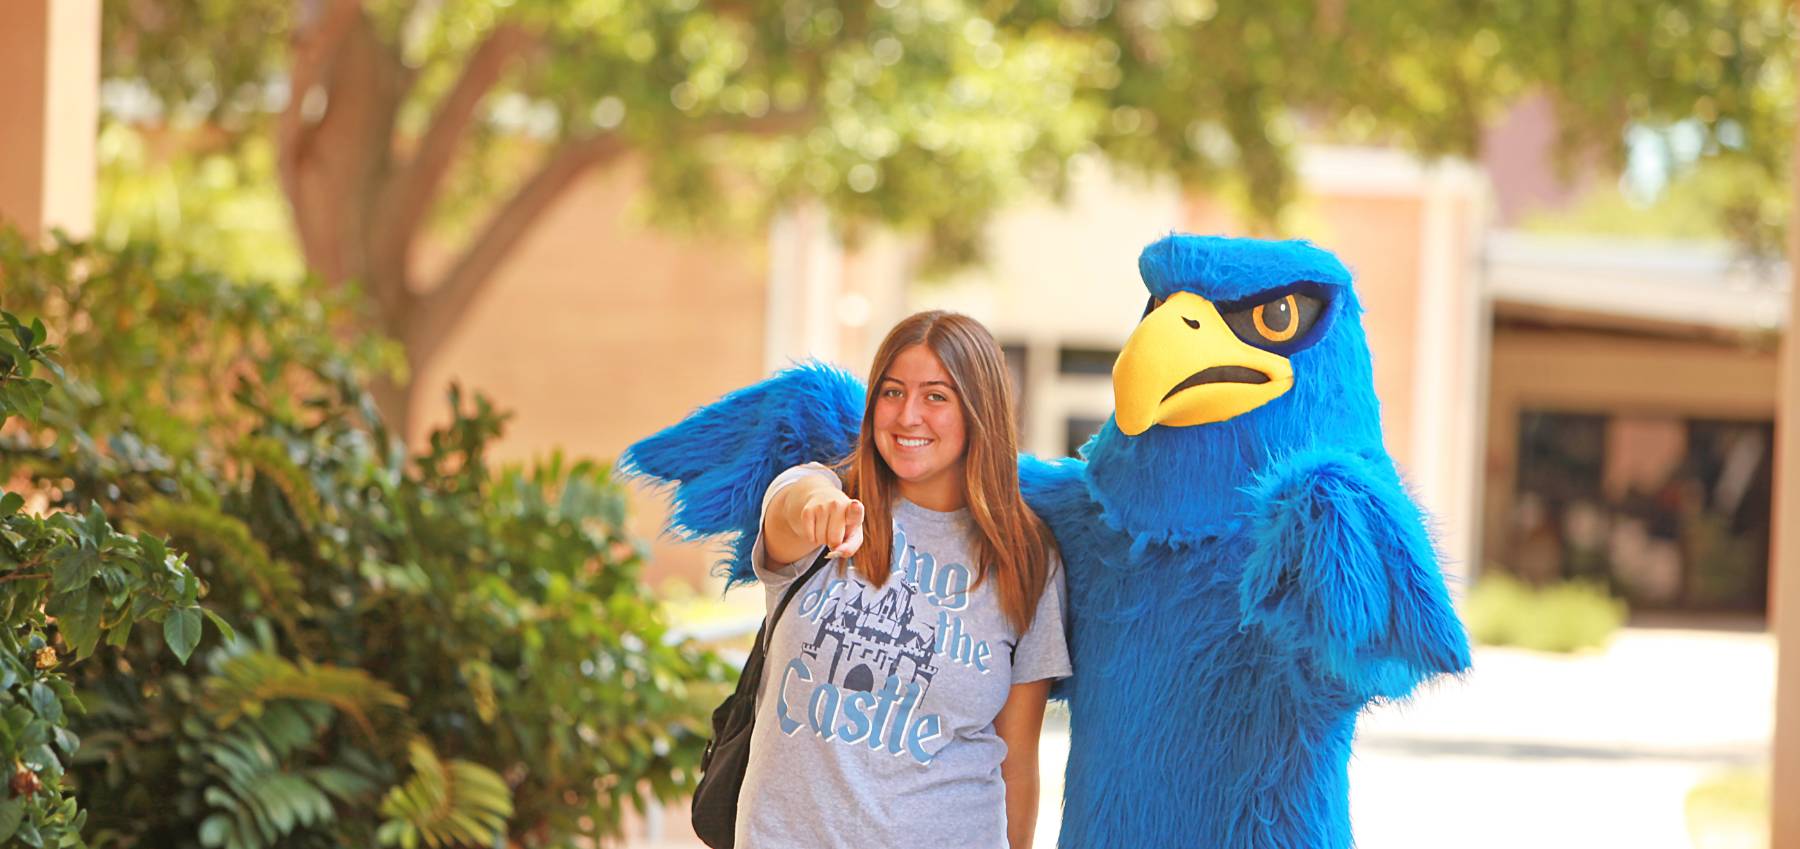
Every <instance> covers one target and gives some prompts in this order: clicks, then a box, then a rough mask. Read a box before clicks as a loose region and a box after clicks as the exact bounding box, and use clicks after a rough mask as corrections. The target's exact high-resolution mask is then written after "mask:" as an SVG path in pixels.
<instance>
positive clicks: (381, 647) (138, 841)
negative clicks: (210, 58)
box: [0, 233, 730, 849]
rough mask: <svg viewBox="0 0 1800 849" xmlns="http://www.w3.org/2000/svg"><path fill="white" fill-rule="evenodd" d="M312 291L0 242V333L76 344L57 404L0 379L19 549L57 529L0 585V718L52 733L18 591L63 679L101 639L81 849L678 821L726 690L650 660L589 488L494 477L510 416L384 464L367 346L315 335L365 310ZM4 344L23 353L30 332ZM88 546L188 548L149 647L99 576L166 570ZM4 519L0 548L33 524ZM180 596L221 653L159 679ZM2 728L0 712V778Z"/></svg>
mask: <svg viewBox="0 0 1800 849" xmlns="http://www.w3.org/2000/svg"><path fill="white" fill-rule="evenodd" d="M172 267H173V268H174V269H175V270H170V269H171V268H172ZM315 288H316V287H315ZM315 288H308V287H307V286H304V285H303V286H300V287H291V286H290V287H274V286H268V285H262V284H257V283H246V282H243V281H239V280H235V279H230V278H226V277H222V276H220V275H216V274H211V273H207V272H203V271H198V270H194V269H191V268H181V267H180V263H178V262H171V261H169V260H167V259H166V258H164V257H162V256H161V255H160V254H159V253H158V252H157V251H155V250H152V249H150V248H145V247H132V248H130V249H128V250H125V251H117V252H115V251H109V250H103V249H100V248H98V247H96V246H95V245H93V244H87V243H62V244H59V245H58V246H56V247H55V248H54V249H52V250H49V251H38V250H35V249H33V248H32V247H30V246H29V245H27V244H26V243H25V242H24V240H22V239H21V238H19V237H18V236H17V235H15V234H8V233H0V292H4V293H5V297H6V299H7V304H8V306H9V308H18V309H22V310H24V309H28V310H29V311H30V312H32V313H34V314H43V315H50V316H56V317H58V323H61V324H66V325H67V326H75V327H83V328H86V331H84V332H83V333H82V334H79V335H73V336H69V337H65V338H63V339H60V340H58V341H59V342H60V343H61V351H62V356H63V357H64V358H65V361H66V362H67V364H68V368H67V380H66V381H61V382H60V383H59V385H55V386H48V387H46V386H43V385H41V384H38V383H34V382H31V381H35V380H37V378H35V377H30V376H29V375H27V376H26V377H23V378H20V379H21V380H22V381H25V382H23V383H19V384H16V385H15V384H14V383H12V382H0V398H4V399H14V400H17V401H18V403H20V404H21V405H23V406H27V407H29V408H30V409H31V410H33V411H36V410H39V409H41V419H42V421H43V422H44V423H45V427H43V428H37V429H23V430H16V431H8V432H7V433H4V434H0V480H7V481H14V482H17V485H18V486H19V488H20V489H22V490H24V491H26V492H32V493H37V494H38V496H39V497H40V498H41V499H43V500H44V503H45V507H46V509H47V510H48V511H49V518H48V519H46V520H44V523H47V524H48V525H49V528H50V530H51V531H55V530H56V529H58V528H65V527H66V528H68V529H69V533H70V534H71V536H69V539H68V544H67V545H65V546H64V549H62V554H60V555H57V557H55V558H52V559H48V560H46V558H48V557H51V554H52V553H54V552H51V553H45V552H41V551H39V550H38V549H35V548H34V549H31V550H29V551H26V552H25V553H24V554H23V555H21V556H20V558H19V564H20V565H18V566H17V567H16V568H14V569H13V572H15V573H17V574H18V575H20V577H18V578H17V579H15V578H13V577H12V573H8V574H5V575H0V600H5V601H7V602H8V603H9V604H11V605H12V606H11V607H9V608H5V609H7V610H11V611H12V613H11V614H9V615H11V616H12V617H14V618H15V620H17V622H19V623H24V624H22V625H20V626H19V627H20V630H19V632H18V633H17V634H16V638H17V639H18V640H19V641H20V647H19V654H18V656H17V657H14V656H13V655H12V654H9V653H7V652H5V651H0V680H5V676H6V675H7V673H6V671H5V670H6V669H7V668H9V667H8V664H9V663H24V664H27V666H23V667H20V668H19V671H20V676H21V677H19V678H18V680H17V682H16V686H13V687H12V689H10V690H8V691H7V692H8V693H12V694H15V695H13V696H12V697H13V698H15V700H16V701H17V702H18V703H19V704H21V705H25V706H27V707H26V708H21V710H26V709H27V708H29V709H30V710H36V711H42V710H50V709H52V708H47V707H41V706H38V703H37V702H32V701H28V699H31V698H36V699H38V700H40V701H41V700H43V699H44V698H46V697H45V696H43V695H42V694H41V693H38V691H37V690H36V689H34V686H35V685H34V683H33V682H34V681H37V680H39V678H41V677H42V676H44V675H52V676H60V675H61V674H62V673H60V672H56V671H54V670H53V671H52V672H49V673H46V672H43V671H42V669H41V668H37V669H36V671H35V672H32V670H33V667H30V666H29V664H32V663H41V662H43V661H42V660H39V656H38V655H35V654H32V653H31V652H32V651H35V650H38V649H40V648H41V647H42V646H43V645H44V644H45V643H44V641H43V640H39V641H38V642H36V643H32V642H29V641H28V640H29V639H30V637H31V634H33V633H38V632H42V631H43V630H44V628H45V610H43V609H39V608H35V607H33V606H31V605H29V604H26V603H13V601H14V600H15V599H17V598H34V597H36V596H20V595H18V594H19V593H21V592H24V591H25V590H23V589H20V588H31V592H33V593H37V594H39V595H42V594H44V593H46V592H47V590H46V589H45V584H46V582H50V583H53V584H54V586H53V587H52V589H55V590H56V591H57V592H58V594H56V595H52V596H50V597H49V598H50V602H49V607H48V608H47V612H48V614H49V616H51V617H54V618H55V619H56V620H57V621H56V630H60V632H61V634H62V637H61V639H63V640H64V641H65V642H66V643H68V644H69V645H71V646H74V647H77V649H76V650H75V651H72V652H71V653H79V654H85V653H86V652H87V651H89V650H91V649H92V647H93V645H94V643H95V642H97V641H102V640H104V641H106V642H109V643H111V644H112V649H111V650H101V651H99V652H96V653H95V655H94V657H92V658H90V659H88V660H86V661H84V662H82V663H79V664H72V665H70V667H68V670H67V676H68V679H69V683H72V684H73V685H74V690H72V691H71V692H78V693H79V694H80V697H81V700H82V701H83V702H84V703H85V704H86V705H87V707H88V711H89V712H88V713H87V714H86V715H85V716H82V717H79V718H77V719H75V720H72V721H71V728H72V729H73V730H74V733H76V734H79V735H80V737H81V738H82V739H83V741H84V743H83V745H82V747H81V749H80V751H79V753H78V756H77V757H76V758H75V759H74V761H73V762H72V763H70V764H69V765H68V769H69V774H70V775H71V776H73V777H74V779H75V784H76V786H77V787H78V788H79V798H80V802H81V805H82V806H83V807H84V808H85V809H86V810H88V811H89V812H90V814H89V815H88V816H87V817H86V821H85V829H86V834H87V835H88V837H89V838H90V839H91V840H93V841H94V842H95V843H104V844H106V845H120V846H145V847H149V846H155V847H165V846H167V847H228V849H239V847H244V849H248V847H262V846H276V845H280V846H286V847H294V846H321V847H324V846H375V845H398V846H403V847H413V846H417V845H427V846H446V845H483V846H486V845H496V844H500V843H504V844H506V845H514V846H522V847H545V846H573V845H577V844H578V843H581V842H582V841H591V839H592V838H593V837H596V836H601V835H608V834H616V833H617V831H618V829H619V827H620V822H621V817H622V816H623V814H624V812H625V810H626V809H627V808H628V807H629V806H630V805H632V804H637V805H639V806H643V805H644V804H646V802H645V800H646V798H647V797H648V796H650V795H653V796H655V797H657V798H661V799H672V798H674V797H676V796H678V795H679V794H680V793H682V792H683V791H684V790H685V789H686V788H687V787H690V786H691V783H692V780H693V778H694V772H695V769H696V765H697V763H698V760H699V756H700V752H701V749H702V747H703V746H704V743H705V718H706V716H707V713H708V712H709V711H710V709H711V707H712V706H713V705H715V704H716V703H717V701H718V699H719V698H721V697H722V696H723V694H724V689H725V684H724V682H725V680H726V678H727V677H728V675H729V674H730V670H729V668H728V667H727V666H726V664H724V663H723V662H722V661H720V660H719V659H718V658H717V657H715V656H713V655H712V654H710V653H708V652H704V651H701V650H698V649H696V648H695V647H693V646H691V645H688V644H686V643H682V642H678V641H676V640H674V639H672V638H671V635H670V633H669V629H668V626H667V624H666V622H665V620H664V619H663V616H662V613H661V611H660V609H659V606H658V604H657V601H656V599H655V598H654V596H653V595H652V594H651V593H650V590H649V589H648V587H647V586H646V585H645V583H644V582H643V581H642V580H641V576H640V570H641V567H642V551H641V550H640V548H639V547H638V546H637V545H636V544H634V543H633V542H632V541H631V540H629V539H628V538H627V537H626V536H625V533H624V530H623V526H624V521H625V495H624V493H623V491H622V490H621V489H620V488H619V486H618V485H617V484H616V483H615V482H614V481H613V480H612V477H611V474H610V470H609V469H608V468H607V467H605V466H603V465H600V464H596V463H590V462H571V461H565V460H563V459H561V458H560V457H550V458H547V459H546V460H545V461H543V462H540V463H537V464H535V465H533V466H532V467H529V468H524V467H498V466H495V465H493V464H490V463H489V462H488V460H487V452H488V448H489V446H490V445H491V444H492V442H493V441H494V439H496V438H497V437H498V436H499V434H500V432H501V429H502V427H503V425H504V420H505V416H504V415H502V414H501V413H499V412H498V411H495V410H494V409H492V408H491V407H490V406H489V405H488V404H487V402H486V401H485V400H483V399H480V398H473V399H466V398H463V397H461V396H460V394H459V393H455V392H453V393H452V395H451V405H452V408H453V410H454V411H455V416H454V418H453V420H452V421H451V422H450V424H449V425H448V426H447V427H445V428H444V429H442V430H439V431H437V432H435V433H433V434H431V435H430V437H429V439H428V440H427V443H426V445H425V446H423V447H421V448H420V449H419V450H418V451H416V452H409V451H407V450H406V449H405V447H404V446H401V445H400V444H399V443H398V442H397V441H396V440H394V439H393V438H392V437H391V435H390V433H389V431H388V430H387V429H386V428H385V426H384V425H383V424H382V421H381V419H380V416H379V414H378V413H377V412H376V410H375V408H374V405H373V403H372V402H371V400H370V398H369V397H368V395H367V393H366V391H365V390H364V389H362V388H361V387H362V386H363V384H364V382H365V376H366V374H367V372H368V371H369V370H370V369H371V368H373V367H375V366H376V365H378V364H379V363H380V362H381V361H382V359H383V358H384V357H386V356H387V355H388V353H389V352H388V346H387V345H386V344H383V343H370V344H367V345H358V344H346V342H345V341H344V340H343V339H342V338H341V337H340V336H339V335H337V334H336V333H334V331H333V328H335V327H339V326H343V325H345V324H348V323H354V322H355V320H356V316H355V312H354V311H355V310H356V309H358V308H360V307H362V306H363V305H364V304H363V302H362V301H361V299H360V298H359V297H358V296H357V295H356V293H355V292H354V291H338V292H331V291H315ZM23 332H24V333H25V334H26V336H25V337H21V338H25V339H28V340H29V342H30V344H36V342H37V340H41V338H42V336H43V333H44V330H42V329H40V328H25V329H24V330H23ZM22 344H23V343H22ZM21 350H27V349H25V348H22V349H21ZM29 350H32V351H35V350H36V349H35V348H32V349H29ZM8 351H9V349H8V348H7V347H6V346H5V345H4V344H0V355H3V354H6V353H7V352H8ZM14 362H19V360H17V359H16V358H15V360H14ZM8 374H9V373H8V372H5V371H0V377H5V376H6V375H8ZM15 386H18V387H25V388H24V389H16V388H15ZM7 403H12V401H10V400H9V401H8V402H7ZM0 498H4V500H0V507H6V508H12V507H16V504H15V499H12V498H8V497H0ZM107 520H110V521H112V522H115V523H117V524H118V525H120V526H122V527H126V528H130V529H133V530H136V531H138V536H137V537H136V539H137V540H161V539H167V540H170V541H171V544H172V545H174V546H176V547H178V548H179V549H180V550H182V551H184V552H186V560H185V564H186V565H182V564H180V563H177V562H174V561H170V562H169V563H168V566H167V567H166V568H165V569H164V571H162V572H157V571H151V572H148V573H147V575H146V576H145V580H147V581H151V582H152V583H151V585H150V586H151V589H154V590H156V592H153V593H149V595H148V597H146V598H143V599H141V600H140V601H139V602H138V605H139V607H141V608H142V609H141V611H139V612H137V613H136V614H135V615H136V618H137V619H140V620H148V621H158V620H159V619H160V620H162V621H164V627H163V628H162V629H161V630H160V631H159V632H158V633H150V630H151V629H143V628H140V629H138V630H137V632H136V636H135V637H133V635H132V634H130V633H124V632H125V631H126V629H128V628H129V623H130V622H131V621H132V616H133V615H134V614H132V613H131V612H130V611H134V610H137V608H124V609H123V610H124V611H126V612H121V610H122V609H121V608H119V607H118V605H119V604H121V602H120V601H119V600H118V598H117V597H115V596H114V595H112V594H111V593H113V592H114V591H115V590H116V591H120V592H123V591H124V590H125V589H128V588H131V587H133V586H135V585H131V584H122V583H120V581H121V580H123V579H121V578H119V577H118V575H119V574H121V570H124V569H127V568H132V569H140V568H141V569H148V568H149V567H148V566H147V565H142V564H162V563H163V562H164V560H163V559H158V555H156V552H160V551H162V550H163V549H162V547H161V544H160V543H154V542H145V543H141V547H133V546H134V545H140V544H131V543H129V541H126V540H114V541H111V542H106V541H101V542H98V543H95V544H94V545H93V546H92V547H93V548H95V549H97V551H98V554H97V555H92V556H90V555H89V554H84V553H83V552H87V551H88V545H89V543H88V542H87V540H88V539H89V538H90V537H92V538H94V539H96V540H97V539H100V538H99V537H98V536H96V534H97V533H98V531H96V530H95V529H96V528H103V527H105V522H106V521H107ZM26 521H27V520H24V519H19V520H17V521H15V520H14V519H7V520H5V521H4V522H0V527H4V528H5V529H7V530H9V531H11V530H18V529H21V528H25V529H28V530H30V529H35V528H37V527H38V526H37V525H29V524H22V523H25V522H26ZM32 521H36V520H32ZM30 532H31V533H37V531H35V530H31V531H30ZM30 538H34V539H35V537H30ZM9 539H10V537H9ZM107 539H111V538H110V537H109V538H107ZM53 542H54V540H53ZM152 546H154V548H152ZM6 551H7V549H6V548H5V547H4V545H0V555H4V554H6ZM142 551H149V552H150V553H149V554H140V552H142ZM96 556H97V557H98V558H99V562H98V564H95V563H92V562H90V561H92V560H93V558H94V557H96ZM114 559H123V560H124V561H125V562H124V563H122V564H119V565H115V564H114V563H113V562H112V560H114ZM70 564H72V565H70ZM134 564H138V565H134ZM178 567H179V568H178ZM7 568H8V561H7V560H6V559H5V557H0V570H5V569H7ZM92 569H98V570H99V571H98V574H97V576H94V577H93V578H92V580H91V581H90V582H89V584H84V585H80V586H81V591H80V592H75V591H64V589H63V588H64V587H66V586H74V583H72V582H75V581H77V579H80V578H82V577H83V576H84V575H88V574H90V571H91V570H92ZM70 570H74V571H70ZM190 570H191V571H190ZM65 572H66V573H68V574H67V575H65ZM165 572H166V573H167V575H168V577H167V578H160V577H159V576H160V575H163V574H164V573H165ZM40 573H47V576H44V575H40ZM201 586H204V587H205V588H206V598H207V604H208V606H209V608H210V609H213V610H216V611H217V612H218V613H219V614H220V615H222V616H224V617H226V618H227V619H228V620H230V621H231V622H233V623H235V624H237V625H238V626H239V628H240V631H241V633H240V635H239V637H238V638H237V639H233V640H227V641H224V642H222V643H221V644H220V645H219V646H218V647H217V648H213V649H211V650H204V651H200V652H198V653H197V654H196V655H195V657H194V662H193V663H192V664H191V665H176V664H172V663H167V662H164V661H163V660H162V659H161V649H160V644H161V642H160V641H163V640H167V641H168V642H169V644H170V645H173V646H174V647H175V648H176V649H177V651H178V652H179V653H180V656H181V657H184V658H185V657H186V654H187V652H189V651H191V650H193V639H194V638H196V637H197V636H198V630H197V628H198V626H197V624H196V623H197V621H198V620H197V617H198V615H199V614H198V611H196V610H195V609H194V608H193V598H194V594H195V593H197V592H198V588H199V587H201ZM90 591H91V592H90ZM140 595H143V593H140ZM165 596H166V598H165ZM163 601H167V602H168V603H169V604H171V605H173V607H172V609H171V611H169V612H165V609H164V606H163V605H162V604H161V602H163ZM152 602H158V603H152ZM34 611H36V612H35V613H34ZM33 616H35V617H36V618H35V619H34V618H32V617H33ZM170 623H173V624H170ZM10 624H14V621H13V620H9V625H10ZM33 629H36V630H35V631H34V630H33ZM8 633H9V634H11V633H12V632H8ZM26 672H31V673H32V675H34V676H37V677H27V676H26V674H25V673H26ZM45 686H52V687H53V689H52V690H51V691H50V692H52V693H55V692H56V691H55V690H54V686H53V685H48V684H47V685H45ZM56 686H63V687H64V688H65V689H66V688H67V683H65V684H63V685H56ZM46 704H47V703H46ZM15 713H16V712H8V708H7V707H6V703H5V702H4V701H0V752H10V751H12V750H11V749H7V748H4V747H3V746H4V744H6V743H7V742H8V738H7V737H6V734H7V733H8V732H7V731H6V730H5V729H6V728H7V727H8V726H7V725H6V723H7V722H11V721H12V720H13V719H14V718H15V715H14V714H15ZM32 716H41V713H37V714H32V715H31V716H27V715H26V714H24V713H18V714H17V717H16V718H17V719H18V720H19V721H18V722H16V723H14V727H22V728H25V729H27V730H26V731H25V732H22V733H24V734H30V735H33V736H29V737H21V738H20V739H23V740H27V741H29V743H28V747H27V748H26V749H25V753H26V757H27V763H32V764H41V763H43V761H42V759H41V758H38V756H40V755H43V754H44V753H45V752H46V751H48V750H44V751H39V750H38V749H36V748H30V747H40V746H43V745H45V744H46V743H47V740H46V739H43V737H44V735H46V734H51V733H54V731H53V729H52V728H51V727H48V726H46V725H44V723H38V724H36V725H33V724H32V723H33V722H34V721H35V720H33V719H32ZM57 739H58V740H59V741H60V740H61V738H60V737H59V738H57ZM70 739H73V738H70ZM32 758H38V760H32ZM38 774H39V775H40V776H49V775H50V774H51V773H49V772H47V771H46V768H42V767H40V768H38ZM55 774H56V775H60V772H57V773H55ZM45 780H46V782H48V780H49V779H48V778H47V777H46V778H45ZM64 795H65V796H66V794H64ZM59 804H61V803H60V802H59ZM67 804H68V805H70V806H71V807H70V809H69V810H71V811H72V810H73V804H74V803H73V802H68V803H67ZM4 811H5V809H4V808H3V807H0V817H3V816H4V815H5V813H4ZM0 824H4V819H0ZM53 843H54V841H52V845H53Z"/></svg>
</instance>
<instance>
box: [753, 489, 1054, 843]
mask: <svg viewBox="0 0 1800 849" xmlns="http://www.w3.org/2000/svg"><path fill="white" fill-rule="evenodd" d="M808 474H817V475H827V476H831V480H832V481H833V482H834V483H835V482H836V481H837V478H836V476H834V475H831V472H830V470H828V469H826V468H824V467H823V466H818V465H808V466H797V467H795V468H793V469H789V470H787V471H786V472H783V473H782V474H781V476H780V477H777V478H776V479H775V482H774V483H773V484H771V485H770V486H769V489H768V493H767V494H765V496H764V498H763V506H764V508H765V509H766V508H767V506H768V503H769V497H770V496H773V495H774V493H775V492H776V491H778V490H779V489H781V488H782V487H783V486H786V485H787V484H790V483H793V482H794V481H796V480H799V479H800V478H801V477H802V476H804V475H808ZM978 540H979V531H978V530H977V529H976V527H975V524H974V521H973V520H972V519H970V518H969V515H968V511H966V510H958V511H955V512H951V513H940V512H937V511H933V510H927V509H925V508H923V507H920V506H918V505H916V504H913V503H912V502H910V501H905V500H901V501H899V502H897V503H896V504H895V507H894V568H893V571H892V573H891V574H890V576H889V578H888V581H887V583H886V584H885V585H883V586H880V587H875V586H871V585H869V584H868V583H866V582H865V581H864V580H863V578H862V577H860V575H859V574H858V573H857V571H856V568H855V558H851V563H850V566H849V569H848V571H847V573H846V574H844V575H839V574H838V569H837V563H836V561H832V562H830V563H828V564H826V566H825V567H824V568H822V569H820V570H819V571H818V572H817V573H816V574H814V575H813V577H812V579H811V580H809V581H808V582H807V583H806V585H805V586H803V587H801V588H800V591H799V593H798V594H797V595H795V596H794V600H793V601H792V602H789V604H788V608H787V612H786V613H784V614H783V615H782V618H781V622H780V623H778V624H777V625H776V627H775V631H774V633H773V635H772V636H771V639H770V642H769V650H768V660H767V661H766V662H765V664H764V666H763V682H762V686H761V688H760V689H759V690H758V692H757V716H756V730H755V732H754V734H753V735H752V736H751V741H750V766H749V770H748V772H747V773H746V774H745V776H744V787H743V790H742V791H741V792H740V794H739V796H738V819H737V845H738V846H739V847H740V849H819V847H836V846H845V847H848V846H870V847H917V849H938V847H974V848H976V849H1005V847H1006V845H1007V840H1006V787H1005V784H1004V782H1003V781H1002V780H1001V777H1000V762H1001V761H1002V760H1004V759H1005V757H1006V743H1005V742H1004V741H1002V740H1001V739H1000V737H999V736H998V735H997V734H995V732H994V717H995V716H996V715H998V714H999V713H1000V708H1001V706H1002V705H1004V704H1005V703H1006V698H1007V696H1008V695H1009V693H1010V692H1011V690H1012V686H1013V685H1014V684H1022V683H1026V682H1030V681H1041V680H1044V679H1050V678H1064V677H1067V676H1068V675H1069V650H1068V645H1067V643H1066V642H1065V640H1064V637H1063V574H1062V565H1061V563H1060V561H1057V560H1055V559H1054V558H1053V559H1052V560H1051V563H1050V568H1051V580H1050V581H1049V582H1048V583H1047V584H1046V586H1045V588H1044V594H1043V596H1042V597H1041V598H1040V599H1039V602H1038V607H1037V613H1036V616H1035V617H1034V618H1033V620H1032V624H1031V627H1030V628H1029V629H1028V630H1027V631H1026V632H1025V634H1024V635H1023V636H1020V635H1018V634H1017V633H1015V632H1014V629H1013V627H1012V625H1011V624H1010V623H1008V622H1007V620H1006V616H1005V615H1004V614H1003V613H1002V612H1001V610H1000V605H999V598H998V596H997V595H996V593H995V592H994V590H993V582H991V581H983V582H982V583H981V586H979V587H977V588H975V590H974V591H972V592H971V591H970V590H969V586H970V584H972V583H973V582H974V578H975V574H976V573H975V568H974V566H973V565H971V564H974V563H975V562H976V553H977V551H978V548H977V545H976V543H977V541H978ZM818 555H819V550H817V549H815V550H814V551H812V552H811V553H809V554H807V556H806V557H804V558H802V559H800V560H799V561H796V562H795V563H790V564H768V563H765V562H764V560H765V555H764V553H763V548H762V540H761V539H758V540H757V542H756V548H755V550H754V552H753V554H752V557H753V558H754V562H755V565H756V570H757V577H758V578H760V579H761V581H762V583H763V586H764V588H765V591H766V592H767V597H768V610H769V611H773V610H774V608H775V605H776V604H778V603H779V602H780V600H781V596H782V594H783V593H785V592H786V591H787V589H788V586H789V585H790V584H792V583H793V582H794V579H795V578H796V577H797V576H798V575H799V574H800V573H801V572H804V571H805V570H806V567H807V566H810V565H811V564H812V562H813V560H814V559H815V558H817V557H818Z"/></svg>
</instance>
